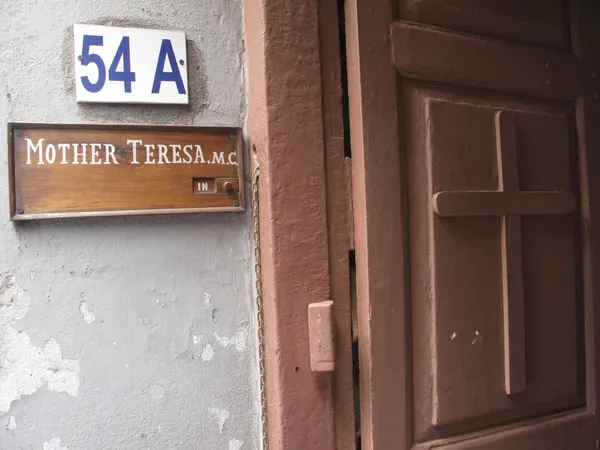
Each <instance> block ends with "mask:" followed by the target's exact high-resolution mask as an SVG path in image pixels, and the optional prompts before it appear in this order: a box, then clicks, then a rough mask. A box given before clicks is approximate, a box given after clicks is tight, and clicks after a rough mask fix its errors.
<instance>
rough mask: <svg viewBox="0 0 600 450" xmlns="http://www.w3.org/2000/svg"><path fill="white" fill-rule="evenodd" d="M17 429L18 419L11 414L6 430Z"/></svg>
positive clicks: (12, 430)
mask: <svg viewBox="0 0 600 450" xmlns="http://www.w3.org/2000/svg"><path fill="white" fill-rule="evenodd" d="M16 430H17V420H16V419H15V416H10V417H9V418H8V423H7V424H6V431H11V432H13V433H14V432H15V431H16Z"/></svg>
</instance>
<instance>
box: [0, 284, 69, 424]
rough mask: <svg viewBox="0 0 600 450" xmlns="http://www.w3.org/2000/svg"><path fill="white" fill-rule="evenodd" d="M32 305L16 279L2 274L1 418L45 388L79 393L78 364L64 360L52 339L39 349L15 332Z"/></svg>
mask: <svg viewBox="0 0 600 450" xmlns="http://www.w3.org/2000/svg"><path fill="white" fill-rule="evenodd" d="M30 305H31V298H30V297H29V294H28V293H27V292H26V291H24V290H23V289H22V288H21V287H20V286H19V285H18V284H17V281H16V280H15V278H14V277H13V276H12V275H10V274H6V273H2V274H0V361H2V366H1V367H0V414H1V413H7V412H9V411H10V408H11V405H12V403H13V402H14V401H16V400H19V399H20V398H21V397H22V396H23V395H32V394H33V393H35V392H36V391H37V390H38V389H39V388H41V387H42V386H43V385H44V384H46V385H47V387H48V389H49V390H51V391H54V392H66V393H67V394H68V395H70V396H72V397H77V394H78V391H79V371H80V367H79V361H76V360H70V359H63V358H62V355H61V350H60V347H59V345H58V343H57V342H56V341H55V340H54V339H53V338H50V339H48V340H47V341H46V342H45V343H44V345H43V347H36V346H34V345H33V344H32V343H31V339H30V338H29V336H28V335H27V333H25V332H24V331H17V330H16V329H15V328H13V325H14V324H15V323H16V322H17V321H19V320H21V319H23V318H24V317H25V316H26V315H27V312H28V311H29V307H30Z"/></svg>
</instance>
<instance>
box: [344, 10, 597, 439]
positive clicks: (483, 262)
mask: <svg viewBox="0 0 600 450" xmlns="http://www.w3.org/2000/svg"><path fill="white" fill-rule="evenodd" d="M346 16H347V35H348V70H349V73H348V77H349V95H350V116H351V117H350V118H351V133H352V151H353V166H354V168H353V172H354V174H353V176H354V181H353V185H354V199H355V208H354V209H355V233H356V235H355V236H356V237H355V238H356V252H357V259H356V263H357V277H358V284H357V288H358V305H359V306H358V308H359V311H358V313H359V330H360V331H359V333H360V361H361V362H360V366H361V413H362V414H361V416H362V436H363V440H362V444H363V448H366V449H375V450H388V449H390V450H391V449H399V450H406V449H412V448H414V449H420V450H421V449H422V450H425V449H433V448H435V449H445V450H466V449H469V450H504V449H510V450H519V449H522V450H525V449H527V450H529V449H540V450H541V449H543V450H588V449H589V450H592V449H597V448H598V447H597V446H598V439H599V437H598V426H597V417H596V412H597V390H598V385H599V383H598V370H597V362H598V356H597V355H598V354H599V353H598V352H599V351H600V349H598V336H599V333H598V330H599V326H600V323H599V321H598V320H597V319H598V315H599V308H598V306H599V299H600V293H599V292H598V288H599V287H600V286H598V283H599V281H600V273H599V266H598V255H600V253H598V250H599V247H598V246H599V241H598V239H599V237H600V236H599V233H598V230H600V222H599V221H600V218H598V214H600V101H599V96H600V82H599V81H598V79H597V75H596V70H598V72H597V73H598V77H600V32H599V31H598V30H600V3H598V2H596V1H592V0H578V1H573V2H570V3H569V2H565V1H561V0H544V1H541V0H540V1H530V2H523V1H522V0H505V1H496V0H398V2H397V3H394V4H393V3H392V2H390V1H387V0H350V1H349V3H348V5H347V12H346ZM599 79H600V78H599Z"/></svg>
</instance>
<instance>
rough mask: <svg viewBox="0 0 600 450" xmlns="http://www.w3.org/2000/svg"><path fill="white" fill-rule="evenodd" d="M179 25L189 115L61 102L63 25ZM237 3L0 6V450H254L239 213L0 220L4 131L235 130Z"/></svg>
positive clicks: (69, 57)
mask: <svg viewBox="0 0 600 450" xmlns="http://www.w3.org/2000/svg"><path fill="white" fill-rule="evenodd" d="M76 23H95V24H103V25H121V26H132V27H142V28H157V29H168V30H179V31H184V32H185V33H186V35H187V39H188V41H189V42H188V61H189V83H190V95H191V100H190V106H189V107H187V106H186V107H165V106H160V107H152V106H141V105H137V106H123V105H113V106H109V105H78V104H77V102H76V99H75V93H74V89H75V87H74V67H73V66H74V63H73V39H72V26H73V24H76ZM244 64H245V63H244V42H243V23H242V1H241V0H205V1H195V0H164V1H156V0H135V1H134V0H124V1H120V2H115V1H110V0H94V1H92V0H46V1H38V0H18V1H8V0H0V449H1V450H32V449H36V450H66V449H69V450H134V449H152V450H175V449H190V450H205V449H206V450H213V449H215V450H217V449H223V450H250V449H258V448H259V447H260V446H259V442H260V436H259V435H260V426H259V423H260V420H259V410H260V409H259V396H258V369H257V368H258V363H257V356H256V354H257V352H256V341H257V339H256V325H255V313H254V306H253V300H252V299H253V294H252V288H251V286H252V270H253V264H252V257H251V233H250V216H249V213H240V214H238V213H235V214H218V213H213V214H196V215H179V216H174V215H173V216H153V217H129V218H127V217H117V218H96V219H65V220H51V221H39V222H30V223H24V224H19V225H15V224H13V223H12V222H11V221H10V219H9V202H8V171H7V166H8V162H7V154H8V150H7V145H6V144H5V142H6V137H7V136H6V123H7V122H11V121H14V122H54V123H130V124H134V123H146V124H157V125H171V124H172V125H210V126H214V125H223V126H243V125H244V121H245V110H246V106H245V101H246V92H245V72H244V70H245V67H244Z"/></svg>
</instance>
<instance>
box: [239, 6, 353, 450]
mask: <svg viewBox="0 0 600 450" xmlns="http://www.w3.org/2000/svg"><path fill="white" fill-rule="evenodd" d="M336 3H337V2H334V1H330V0H316V1H297V2H296V1H293V2H290V1H287V0H244V13H245V14H244V15H245V19H244V22H245V35H246V50H247V76H248V122H247V130H246V134H247V141H248V144H249V146H248V147H249V152H250V159H251V160H252V162H251V164H252V165H253V167H252V170H251V172H250V173H253V172H254V167H255V165H256V163H258V165H259V172H260V176H259V183H258V185H259V198H260V202H259V230H260V265H261V270H260V273H261V275H262V276H261V282H262V311H263V321H262V324H263V330H262V334H263V337H264V339H263V340H264V363H265V388H266V404H265V409H266V411H265V413H266V422H267V429H266V435H267V438H268V448H269V450H280V449H281V450H305V449H311V450H348V449H350V448H352V446H353V441H354V405H353V392H352V350H351V317H350V294H349V289H350V288H349V279H348V236H349V223H348V220H347V219H348V214H347V211H348V210H349V207H348V200H349V195H348V193H347V183H346V175H345V165H344V140H343V124H342V122H343V116H342V106H341V81H340V64H339V59H340V58H339V41H338V38H339V37H338V26H337V20H338V17H337V14H338V11H337V5H336ZM298 124H301V126H299V125H298ZM328 300H333V313H334V314H333V316H334V330H335V338H336V339H335V352H336V361H335V364H336V367H335V371H334V372H333V373H329V372H312V371H311V365H310V352H309V336H308V306H309V304H311V303H318V302H324V301H328ZM259 331H260V330H259ZM345 336H347V338H345ZM334 411H335V415H334ZM263 431H264V430H263Z"/></svg>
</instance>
